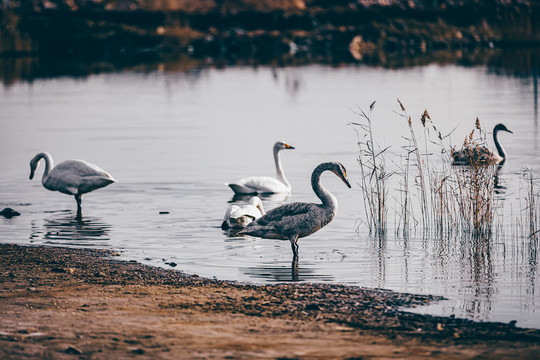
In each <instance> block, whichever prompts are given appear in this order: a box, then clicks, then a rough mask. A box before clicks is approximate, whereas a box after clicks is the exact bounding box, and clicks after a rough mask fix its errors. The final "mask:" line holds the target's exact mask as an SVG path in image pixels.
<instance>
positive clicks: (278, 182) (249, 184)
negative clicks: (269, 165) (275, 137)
mask: <svg viewBox="0 0 540 360" xmlns="http://www.w3.org/2000/svg"><path fill="white" fill-rule="evenodd" d="M285 149H290V150H292V149H294V146H291V145H288V144H285V143H283V142H281V141H278V142H276V143H275V144H274V161H275V163H276V172H277V179H275V178H272V177H268V176H250V177H246V178H243V179H241V180H238V181H237V182H235V183H231V184H226V185H228V186H230V187H231V189H232V190H233V191H234V193H235V194H264V193H290V192H291V184H289V182H288V181H287V179H286V178H285V174H284V173H283V168H282V167H281V158H280V157H279V152H280V151H281V150H285Z"/></svg>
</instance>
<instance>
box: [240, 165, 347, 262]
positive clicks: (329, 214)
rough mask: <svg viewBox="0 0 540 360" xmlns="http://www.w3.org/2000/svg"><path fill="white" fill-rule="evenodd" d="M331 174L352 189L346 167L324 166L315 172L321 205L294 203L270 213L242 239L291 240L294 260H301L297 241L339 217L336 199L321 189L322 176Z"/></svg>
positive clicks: (314, 178) (256, 223)
mask: <svg viewBox="0 0 540 360" xmlns="http://www.w3.org/2000/svg"><path fill="white" fill-rule="evenodd" d="M325 171H331V172H333V173H334V174H336V175H337V176H338V177H339V178H340V179H341V180H343V182H344V183H345V184H346V185H347V186H348V187H349V188H350V187H351V184H349V181H348V180H347V172H346V170H345V167H344V166H343V165H342V164H340V163H337V162H326V163H322V164H320V165H319V166H317V167H316V168H315V170H313V173H312V175H311V187H312V188H313V191H314V192H315V194H316V195H317V196H318V197H319V199H321V201H322V204H314V203H302V202H294V203H289V204H285V205H281V206H279V207H277V208H274V209H272V210H270V211H268V212H267V213H266V214H265V215H264V216H262V217H261V218H259V219H257V220H254V221H253V222H251V223H250V224H249V225H248V226H247V227H246V228H245V229H244V230H241V231H240V232H239V233H238V234H240V235H251V236H256V237H261V238H267V239H281V240H289V241H290V242H291V248H292V251H293V257H294V258H296V257H298V239H299V238H302V237H306V236H308V235H311V234H313V233H314V232H316V231H318V230H319V229H321V228H322V227H323V226H325V225H326V224H328V223H329V222H330V221H332V219H333V218H334V216H336V213H337V208H338V203H337V200H336V198H335V196H334V195H332V194H331V193H330V192H329V191H328V190H326V189H325V188H324V187H323V186H322V185H321V181H320V178H321V174H322V173H323V172H325Z"/></svg>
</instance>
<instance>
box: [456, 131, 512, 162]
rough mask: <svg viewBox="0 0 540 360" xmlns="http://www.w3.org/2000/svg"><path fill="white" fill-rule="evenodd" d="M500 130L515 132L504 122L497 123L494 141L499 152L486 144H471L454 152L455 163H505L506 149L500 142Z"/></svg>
mask: <svg viewBox="0 0 540 360" xmlns="http://www.w3.org/2000/svg"><path fill="white" fill-rule="evenodd" d="M499 131H506V132H509V133H510V134H513V132H512V131H510V130H508V128H507V127H506V126H505V125H504V124H497V125H496V126H495V128H494V129H493V142H494V143H495V147H496V148H497V152H494V151H493V150H490V149H488V148H486V147H484V146H481V147H474V146H469V147H466V148H464V149H461V150H459V151H453V152H452V164H453V165H482V164H501V165H502V164H503V163H504V162H505V161H506V158H507V156H506V151H504V148H503V147H502V145H501V144H500V143H499V138H498V133H499Z"/></svg>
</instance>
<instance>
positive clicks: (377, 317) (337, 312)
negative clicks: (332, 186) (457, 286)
mask: <svg viewBox="0 0 540 360" xmlns="http://www.w3.org/2000/svg"><path fill="white" fill-rule="evenodd" d="M111 255H112V254H111V253H110V252H108V251H94V250H77V249H64V248H46V247H20V246H15V245H8V244H0V283H1V284H2V285H1V287H0V315H1V318H2V321H1V322H0V358H2V359H22V358H53V359H64V358H66V359H68V358H69V359H71V358H81V359H86V358H92V359H101V358H103V359H107V358H114V359H121V358H141V359H142V358H152V359H158V358H174V359H178V358H229V359H236V358H246V359H247V358H276V359H277V358H282V359H283V358H288V359H295V358H299V359H303V358H343V359H345V358H349V359H350V358H355V359H356V358H440V359H443V358H444V359H452V358H456V359H457V358H460V359H462V358H490V359H493V358H510V357H511V358H513V359H529V358H530V359H532V358H535V357H536V356H537V355H538V354H540V331H539V330H534V329H521V328H516V327H513V326H512V325H511V324H501V323H474V322H471V321H465V320H459V319H454V318H437V317H428V316H422V315H415V314H408V313H404V312H401V311H399V310H398V308H399V307H401V306H403V305H408V306H416V305H420V304H422V303H426V302H429V301H436V299H434V298H433V297H430V296H417V295H410V294H398V293H394V292H390V291H384V290H370V289H363V288H357V287H346V286H338V285H314V284H279V285H269V286H253V285H247V284H237V283H232V282H221V281H214V280H208V279H203V278H200V277H196V276H188V275H185V274H182V273H180V272H177V271H172V270H165V269H160V268H152V267H148V266H144V265H141V264H137V263H134V262H121V261H118V260H114V257H113V256H111Z"/></svg>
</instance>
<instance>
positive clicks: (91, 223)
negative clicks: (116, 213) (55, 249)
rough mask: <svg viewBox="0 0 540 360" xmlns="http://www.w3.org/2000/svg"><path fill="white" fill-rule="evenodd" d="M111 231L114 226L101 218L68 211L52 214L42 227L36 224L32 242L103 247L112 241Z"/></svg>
mask: <svg viewBox="0 0 540 360" xmlns="http://www.w3.org/2000/svg"><path fill="white" fill-rule="evenodd" d="M111 229H112V226H111V225H110V224H108V223H106V222H104V221H103V219H101V218H99V217H95V216H85V217H81V216H80V215H79V214H77V215H73V213H72V212H71V211H70V210H67V211H62V212H53V213H51V217H50V218H47V219H44V224H43V225H42V226H41V225H38V224H35V223H34V224H33V225H32V234H31V235H30V240H31V242H39V241H42V242H44V243H46V244H55V245H75V246H81V245H83V246H93V245H99V246H102V245H103V241H108V240H110V237H109V232H110V230H111Z"/></svg>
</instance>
